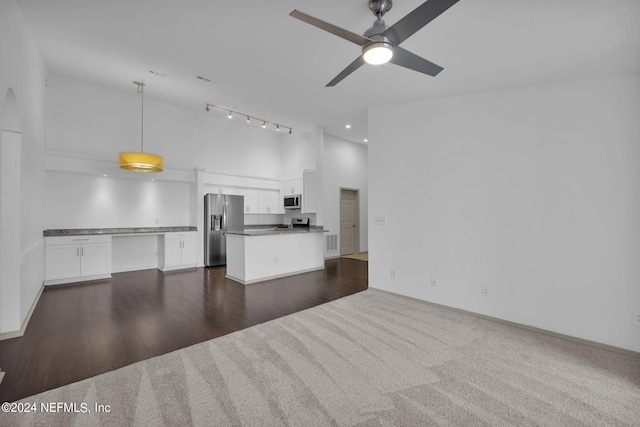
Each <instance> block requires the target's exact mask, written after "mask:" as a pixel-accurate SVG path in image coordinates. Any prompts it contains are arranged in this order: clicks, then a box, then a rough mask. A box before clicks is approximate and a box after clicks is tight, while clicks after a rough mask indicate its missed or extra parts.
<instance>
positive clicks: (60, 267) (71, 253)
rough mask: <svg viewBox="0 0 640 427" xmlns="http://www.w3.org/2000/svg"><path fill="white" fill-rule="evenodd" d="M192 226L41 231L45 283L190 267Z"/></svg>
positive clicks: (193, 259) (193, 258)
mask: <svg viewBox="0 0 640 427" xmlns="http://www.w3.org/2000/svg"><path fill="white" fill-rule="evenodd" d="M196 232H197V229H196V227H189V226H178V227H128V228H80V229H77V228H76V229H56V230H45V231H44V232H43V235H44V237H45V282H44V283H45V285H58V284H64V283H73V282H81V281H87V280H96V279H108V278H110V277H111V273H116V272H122V271H134V270H144V269H149V268H160V269H161V270H163V271H168V270H175V269H181V268H190V267H195V266H196V263H197V259H196V258H197V250H196V242H197V234H196Z"/></svg>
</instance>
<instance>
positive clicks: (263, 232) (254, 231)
mask: <svg viewBox="0 0 640 427" xmlns="http://www.w3.org/2000/svg"><path fill="white" fill-rule="evenodd" d="M328 231H329V230H325V229H323V228H322V227H316V226H311V227H310V228H305V227H296V228H277V227H264V228H255V227H252V228H246V229H245V230H244V231H226V232H225V233H224V234H231V235H235V236H273V235H277V234H306V233H325V232H328Z"/></svg>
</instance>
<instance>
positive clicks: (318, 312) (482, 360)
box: [0, 290, 640, 426]
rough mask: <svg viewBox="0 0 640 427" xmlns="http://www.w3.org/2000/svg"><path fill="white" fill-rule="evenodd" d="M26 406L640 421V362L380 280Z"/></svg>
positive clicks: (117, 422)
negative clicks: (436, 302)
mask: <svg viewBox="0 0 640 427" xmlns="http://www.w3.org/2000/svg"><path fill="white" fill-rule="evenodd" d="M21 403H29V404H35V405H36V406H35V408H36V410H37V413H31V414H24V413H22V414H1V413H0V424H2V425H7V426H9V425H11V426H14V425H15V426H20V425H46V426H73V425H77V426H94V425H95V426H98V425H108V426H125V425H135V426H145V425H148V426H163V425H165V426H187V425H207V426H209V425H211V426H280V425H282V426H285V425H288V426H424V425H451V426H502V425H513V426H533V425H544V426H605V425H611V426H613V425H615V426H625V425H626V426H638V425H640V359H638V358H635V357H633V356H629V355H624V354H619V353H615V352H610V351H606V350H602V349H599V348H594V347H589V346H585V345H582V344H578V343H574V342H569V341H564V340H561V339H558V338H554V337H550V336H546V335H542V334H539V333H535V332H531V331H525V330H522V329H518V328H514V327H511V326H507V325H504V324H500V323H495V322H491V321H489V320H484V319H479V318H476V317H473V316H470V315H465V314H461V313H458V312H454V311H449V310H446V309H442V308H438V307H434V306H431V305H428V304H424V303H421V302H417V301H414V300H410V299H406V298H401V297H397V296H393V295H389V294H386V293H382V292H379V291H375V290H368V291H364V292H361V293H358V294H355V295H352V296H349V297H346V298H343V299H340V300H337V301H333V302H330V303H327V304H324V305H321V306H318V307H314V308H311V309H309V310H306V311H303V312H300V313H296V314H293V315H290V316H286V317H283V318H280V319H276V320H273V321H270V322H267V323H264V324H261V325H258V326H254V327H252V328H249V329H245V330H242V331H238V332H235V333H233V334H230V335H226V336H224V337H221V338H217V339H214V340H211V341H208V342H205V343H202V344H197V345H194V346H192V347H188V348H185V349H182V350H178V351H175V352H173V353H169V354H167V355H164V356H160V357H156V358H153V359H150V360H147V361H144V362H139V363H136V364H134V365H130V366H128V367H125V368H122V369H119V370H117V371H113V372H109V373H106V374H103V375H99V376H97V377H94V378H89V379H87V380H84V381H80V382H78V383H74V384H71V385H68V386H65V387H61V388H59V389H55V390H51V391H48V392H45V393H42V394H39V395H36V396H32V397H29V398H26V399H24V400H23V401H22V402H21ZM41 403H45V404H47V405H48V406H51V405H52V404H53V405H59V404H66V405H68V406H67V409H69V410H71V409H75V410H76V411H79V412H58V413H42V407H41V406H40V405H41ZM96 404H99V405H109V412H108V413H104V412H103V413H97V412H96V411H95V405H96ZM85 405H86V406H85ZM61 408H62V409H61ZM83 408H85V409H86V410H87V411H88V412H86V413H82V411H83ZM54 409H56V410H58V411H63V410H64V406H62V407H61V406H54Z"/></svg>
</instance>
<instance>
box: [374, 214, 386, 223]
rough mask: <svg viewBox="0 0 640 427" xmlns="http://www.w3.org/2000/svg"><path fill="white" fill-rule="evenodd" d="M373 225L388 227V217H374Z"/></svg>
mask: <svg viewBox="0 0 640 427" xmlns="http://www.w3.org/2000/svg"><path fill="white" fill-rule="evenodd" d="M373 225H387V217H386V216H374V217H373Z"/></svg>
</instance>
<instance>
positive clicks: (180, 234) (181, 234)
mask: <svg viewBox="0 0 640 427" xmlns="http://www.w3.org/2000/svg"><path fill="white" fill-rule="evenodd" d="M164 238H165V239H167V240H174V239H195V238H196V232H195V231H176V232H173V233H164Z"/></svg>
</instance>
